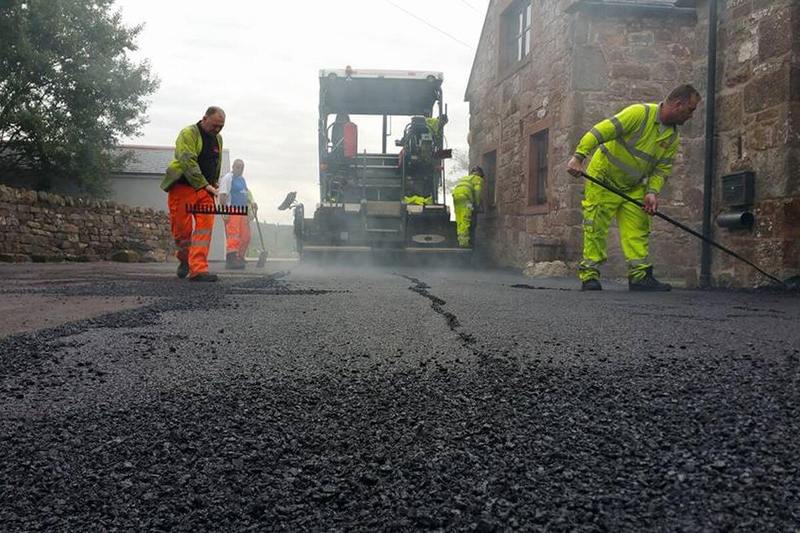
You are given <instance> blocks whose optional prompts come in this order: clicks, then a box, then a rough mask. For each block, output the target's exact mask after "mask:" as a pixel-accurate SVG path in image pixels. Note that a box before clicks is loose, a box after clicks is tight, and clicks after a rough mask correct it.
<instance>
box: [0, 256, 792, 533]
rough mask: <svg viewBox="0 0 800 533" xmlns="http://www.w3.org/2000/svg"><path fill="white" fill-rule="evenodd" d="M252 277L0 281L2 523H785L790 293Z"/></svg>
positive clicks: (31, 527) (392, 274)
mask: <svg viewBox="0 0 800 533" xmlns="http://www.w3.org/2000/svg"><path fill="white" fill-rule="evenodd" d="M269 266H270V267H271V269H272V270H273V273H272V274H271V275H269V276H267V275H266V274H263V273H262V272H259V271H250V272H249V273H248V274H246V275H235V276H228V277H227V278H225V279H223V281H222V282H221V283H219V284H215V285H212V284H208V285H206V284H190V283H188V282H185V281H180V280H178V279H176V278H174V275H173V274H172V273H171V270H168V269H165V268H164V267H160V266H158V267H151V266H148V267H142V269H143V275H141V276H138V277H137V276H136V275H131V274H130V270H129V271H128V273H127V275H125V276H121V275H115V273H114V267H113V266H107V267H98V268H100V269H101V270H102V269H103V268H105V269H106V270H104V271H103V272H102V275H97V274H96V273H92V272H89V271H85V270H80V271H77V273H76V274H75V275H74V279H72V280H71V281H70V282H69V283H66V282H65V283H57V282H53V283H22V282H21V283H11V284H7V285H6V288H5V289H3V290H2V292H5V293H6V294H12V293H13V294H15V295H19V294H46V295H50V296H54V297H57V298H59V299H65V300H66V301H72V300H70V298H73V299H75V300H74V301H84V300H80V299H85V298H87V297H102V298H109V299H111V300H113V299H115V298H125V301H126V302H130V301H131V298H134V299H141V305H140V306H139V307H136V308H133V309H123V310H121V311H119V312H115V313H110V314H104V315H100V316H96V317H94V318H90V319H86V320H81V321H76V322H68V323H65V324H61V325H59V326H57V327H54V328H51V329H45V330H38V331H36V332H33V333H21V334H17V335H13V336H9V337H6V338H4V339H0V524H1V525H0V529H2V530H3V531H41V530H50V531H118V530H136V531H143V530H148V531H199V530H219V531H246V530H254V531H255V530H257V531H263V530H283V531H303V530H313V531H320V530H323V531H329V530H330V531H375V530H397V531H403V530H419V529H433V530H437V529H438V530H466V531H486V532H488V531H508V530H514V531H516V530H522V531H540V530H541V531H748V532H749V531H770V532H772V531H786V532H792V533H796V532H797V531H800V461H799V459H800V437H798V435H800V394H799V393H798V390H799V389H798V385H800V328H799V327H798V325H800V297H798V295H797V294H781V293H776V292H723V291H706V292H703V291H674V292H672V293H669V294H639V293H629V292H627V291H625V290H622V288H621V287H616V286H614V285H613V284H609V285H608V288H609V289H611V290H606V291H603V292H601V293H581V292H579V291H577V290H576V289H577V283H576V282H575V281H573V280H547V281H542V280H530V279H524V278H521V277H518V276H515V275H512V274H505V273H496V272H484V271H438V272H437V271H430V270H425V269H402V268H398V269H388V268H384V269H376V270H368V269H355V268H351V269H344V268H342V269H316V268H312V267H309V266H305V265H291V266H290V267H287V268H290V269H291V271H288V270H286V271H284V272H279V273H276V272H274V270H275V266H274V264H272V263H270V264H269ZM26 268H30V267H26ZM76 268H77V267H76ZM4 273H5V274H6V277H7V279H8V278H9V277H11V278H13V276H14V273H13V272H11V271H5V272H4ZM145 274H146V275H145ZM133 301H139V300H133Z"/></svg>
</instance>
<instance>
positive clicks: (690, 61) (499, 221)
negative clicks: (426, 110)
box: [465, 0, 800, 286]
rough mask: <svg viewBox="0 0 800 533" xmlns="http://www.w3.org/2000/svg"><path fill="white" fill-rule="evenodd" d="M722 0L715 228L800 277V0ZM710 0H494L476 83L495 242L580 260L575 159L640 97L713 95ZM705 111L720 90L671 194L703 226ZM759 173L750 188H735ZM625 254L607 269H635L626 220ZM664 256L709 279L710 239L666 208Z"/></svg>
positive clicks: (734, 270) (684, 134)
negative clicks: (593, 132) (734, 223)
mask: <svg viewBox="0 0 800 533" xmlns="http://www.w3.org/2000/svg"><path fill="white" fill-rule="evenodd" d="M716 4H717V12H716V13H717V17H718V20H717V24H716V34H715V35H716V46H717V53H716V54H715V55H712V57H715V58H716V69H714V71H715V72H716V83H715V84H714V88H715V89H716V96H715V98H714V100H715V102H714V106H715V107H714V110H715V112H716V119H715V120H714V131H713V134H712V135H711V138H712V139H713V142H714V146H715V148H714V150H713V151H712V155H713V157H712V158H711V160H710V169H711V171H712V172H711V173H710V175H711V176H712V178H713V179H712V187H711V188H710V189H709V191H710V201H711V203H710V205H711V209H710V211H709V216H710V220H711V222H712V225H711V233H710V234H711V236H712V237H713V238H714V239H716V240H718V241H719V242H721V243H722V244H723V245H725V246H728V247H729V248H732V249H734V250H737V251H739V252H741V253H742V254H743V255H746V256H748V257H750V258H751V259H753V260H754V261H756V262H757V263H758V264H760V265H762V267H763V268H764V269H766V270H768V271H772V272H775V273H777V275H778V276H779V277H784V278H785V277H790V276H793V275H797V274H798V272H799V271H800V171H798V164H800V65H798V61H800V2H797V1H796V0H719V1H718V2H716ZM710 13H711V11H710V9H709V0H605V1H604V0H492V1H491V3H490V5H489V8H488V11H487V16H486V20H485V22H484V27H483V32H482V35H481V39H480V43H479V46H478V50H477V52H476V55H475V60H474V63H473V66H472V72H471V74H470V79H469V83H468V87H467V92H466V96H465V98H466V100H467V101H468V102H469V105H470V161H471V163H473V164H476V163H477V164H483V166H484V168H485V169H487V170H488V173H489V174H490V176H489V179H488V181H489V184H488V186H487V187H486V190H487V202H488V208H487V209H486V212H485V213H484V214H483V215H482V216H481V220H480V222H479V232H480V233H479V237H480V240H479V242H483V243H484V246H485V247H486V250H487V251H488V253H489V254H490V256H491V257H492V258H493V259H494V260H495V261H496V262H497V263H499V264H501V265H506V266H516V267H522V266H524V265H525V264H526V263H527V262H529V261H549V260H554V259H563V260H567V261H569V262H575V261H577V260H579V258H580V256H581V247H582V230H581V226H582V215H581V205H580V200H581V195H582V188H583V183H582V182H581V180H580V179H578V178H573V177H571V176H569V175H568V174H567V173H566V172H565V171H564V168H565V166H566V163H567V160H568V159H569V157H570V155H571V154H572V151H573V149H574V148H575V146H576V145H577V142H578V140H579V139H580V137H581V136H582V135H583V134H584V133H585V132H586V131H588V130H589V129H590V128H591V126H592V125H593V124H594V123H596V122H598V121H599V120H601V119H603V118H605V117H608V116H610V115H612V114H614V113H615V112H617V111H618V110H620V109H621V108H623V107H625V106H626V105H629V104H631V103H636V102H643V101H647V102H658V101H660V100H661V99H662V98H663V97H664V96H665V95H666V94H667V93H668V92H669V90H670V89H672V88H673V87H674V86H676V85H679V84H681V83H692V84H693V85H694V86H695V87H697V89H698V90H699V91H700V92H701V94H704V95H705V94H706V91H707V85H708V83H707V79H708V76H707V73H708V64H709V53H708V52H709V17H710ZM705 114H706V102H705V101H704V102H703V103H702V104H701V106H700V108H699V109H698V111H697V112H696V113H695V116H694V118H693V119H692V120H691V121H690V122H688V123H687V124H686V125H684V126H683V127H681V129H680V132H681V138H682V148H681V150H680V152H679V154H678V156H677V158H676V161H675V164H674V169H673V175H672V177H671V178H670V180H669V181H668V183H667V186H666V187H665V189H664V191H663V194H662V197H661V211H662V212H664V213H666V214H669V215H670V216H672V217H674V218H676V219H678V220H681V221H683V222H685V223H687V224H688V225H689V226H691V227H693V228H696V229H697V230H698V231H699V230H700V229H701V226H702V221H703V213H704V191H705V189H706V188H705V186H704V168H705V156H706V149H705V146H706V127H705V122H706V118H705ZM744 172H751V173H752V174H751V176H752V179H750V178H748V177H747V176H748V175H747V174H744ZM736 173H742V174H739V175H738V176H731V175H732V174H736ZM750 184H752V186H753V187H752V195H751V198H750V199H748V198H742V199H738V200H735V199H734V198H733V196H734V194H732V193H737V192H742V190H741V189H739V188H737V187H743V186H747V185H750ZM724 187H725V188H724ZM738 212H746V213H750V214H752V215H753V217H754V224H753V226H752V227H741V228H721V227H719V226H718V225H717V224H716V223H714V222H717V221H718V220H719V217H720V215H724V214H727V213H738ZM723 218H725V217H723ZM743 220H745V221H747V216H745V217H743ZM609 254H610V258H609V263H608V265H607V266H606V267H604V269H603V273H604V275H606V276H623V275H624V261H623V260H622V257H621V253H620V251H619V245H618V235H617V233H616V230H614V229H612V232H611V234H610V235H609ZM651 257H652V259H653V261H654V263H655V264H656V265H657V274H658V275H659V276H660V277H663V278H668V279H671V280H674V281H678V282H679V283H685V284H686V285H688V286H695V285H697V284H698V283H699V282H700V277H701V244H700V241H699V240H697V239H695V238H694V237H691V236H689V235H687V234H685V233H683V232H681V231H680V230H677V229H676V228H673V227H672V226H670V225H668V224H667V223H666V222H664V221H661V220H658V219H656V220H654V224H653V238H652V240H651ZM710 257H711V263H710V269H708V270H706V274H709V275H710V280H709V281H712V282H713V283H714V284H719V285H728V284H733V285H740V286H749V285H753V284H758V283H761V282H763V279H762V278H761V277H760V276H758V275H757V274H756V273H754V272H753V271H752V269H750V268H749V267H747V266H746V265H743V264H740V263H738V262H734V261H733V260H730V259H729V258H728V256H727V255H724V254H722V253H720V252H717V251H714V252H713V254H711V256H710Z"/></svg>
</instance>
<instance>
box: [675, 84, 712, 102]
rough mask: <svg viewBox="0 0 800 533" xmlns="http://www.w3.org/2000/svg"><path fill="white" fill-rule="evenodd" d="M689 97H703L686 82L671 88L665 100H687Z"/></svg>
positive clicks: (699, 98)
mask: <svg viewBox="0 0 800 533" xmlns="http://www.w3.org/2000/svg"><path fill="white" fill-rule="evenodd" d="M690 98H696V99H697V100H702V99H703V97H702V96H700V93H699V92H697V89H695V88H694V87H692V86H691V85H689V84H688V83H686V84H684V85H679V86H677V87H675V88H674V89H672V92H670V93H669V96H667V101H668V102H675V101H678V100H680V101H681V102H687V101H689V99H690Z"/></svg>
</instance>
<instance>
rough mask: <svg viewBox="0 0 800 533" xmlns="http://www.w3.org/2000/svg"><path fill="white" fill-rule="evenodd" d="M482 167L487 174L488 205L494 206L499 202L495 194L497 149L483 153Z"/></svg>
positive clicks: (489, 206)
mask: <svg viewBox="0 0 800 533" xmlns="http://www.w3.org/2000/svg"><path fill="white" fill-rule="evenodd" d="M481 168H483V173H484V174H486V176H485V177H486V207H487V208H492V207H494V206H495V205H496V203H497V198H496V194H495V187H496V185H495V184H496V180H495V174H496V172H497V150H492V151H491V152H487V153H485V154H483V159H482V161H481Z"/></svg>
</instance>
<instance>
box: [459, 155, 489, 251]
mask: <svg viewBox="0 0 800 533" xmlns="http://www.w3.org/2000/svg"><path fill="white" fill-rule="evenodd" d="M482 189H483V169H482V168H481V167H478V166H475V167H472V169H471V170H470V171H469V175H468V176H464V177H463V178H461V179H460V180H458V183H456V186H455V187H454V188H453V207H455V211H456V232H457V233H458V245H459V246H460V247H461V248H469V247H470V246H471V242H470V241H471V236H472V233H471V232H470V230H471V229H473V228H472V225H473V220H472V213H473V211H475V210H476V209H478V207H479V206H480V203H481V190H482Z"/></svg>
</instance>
